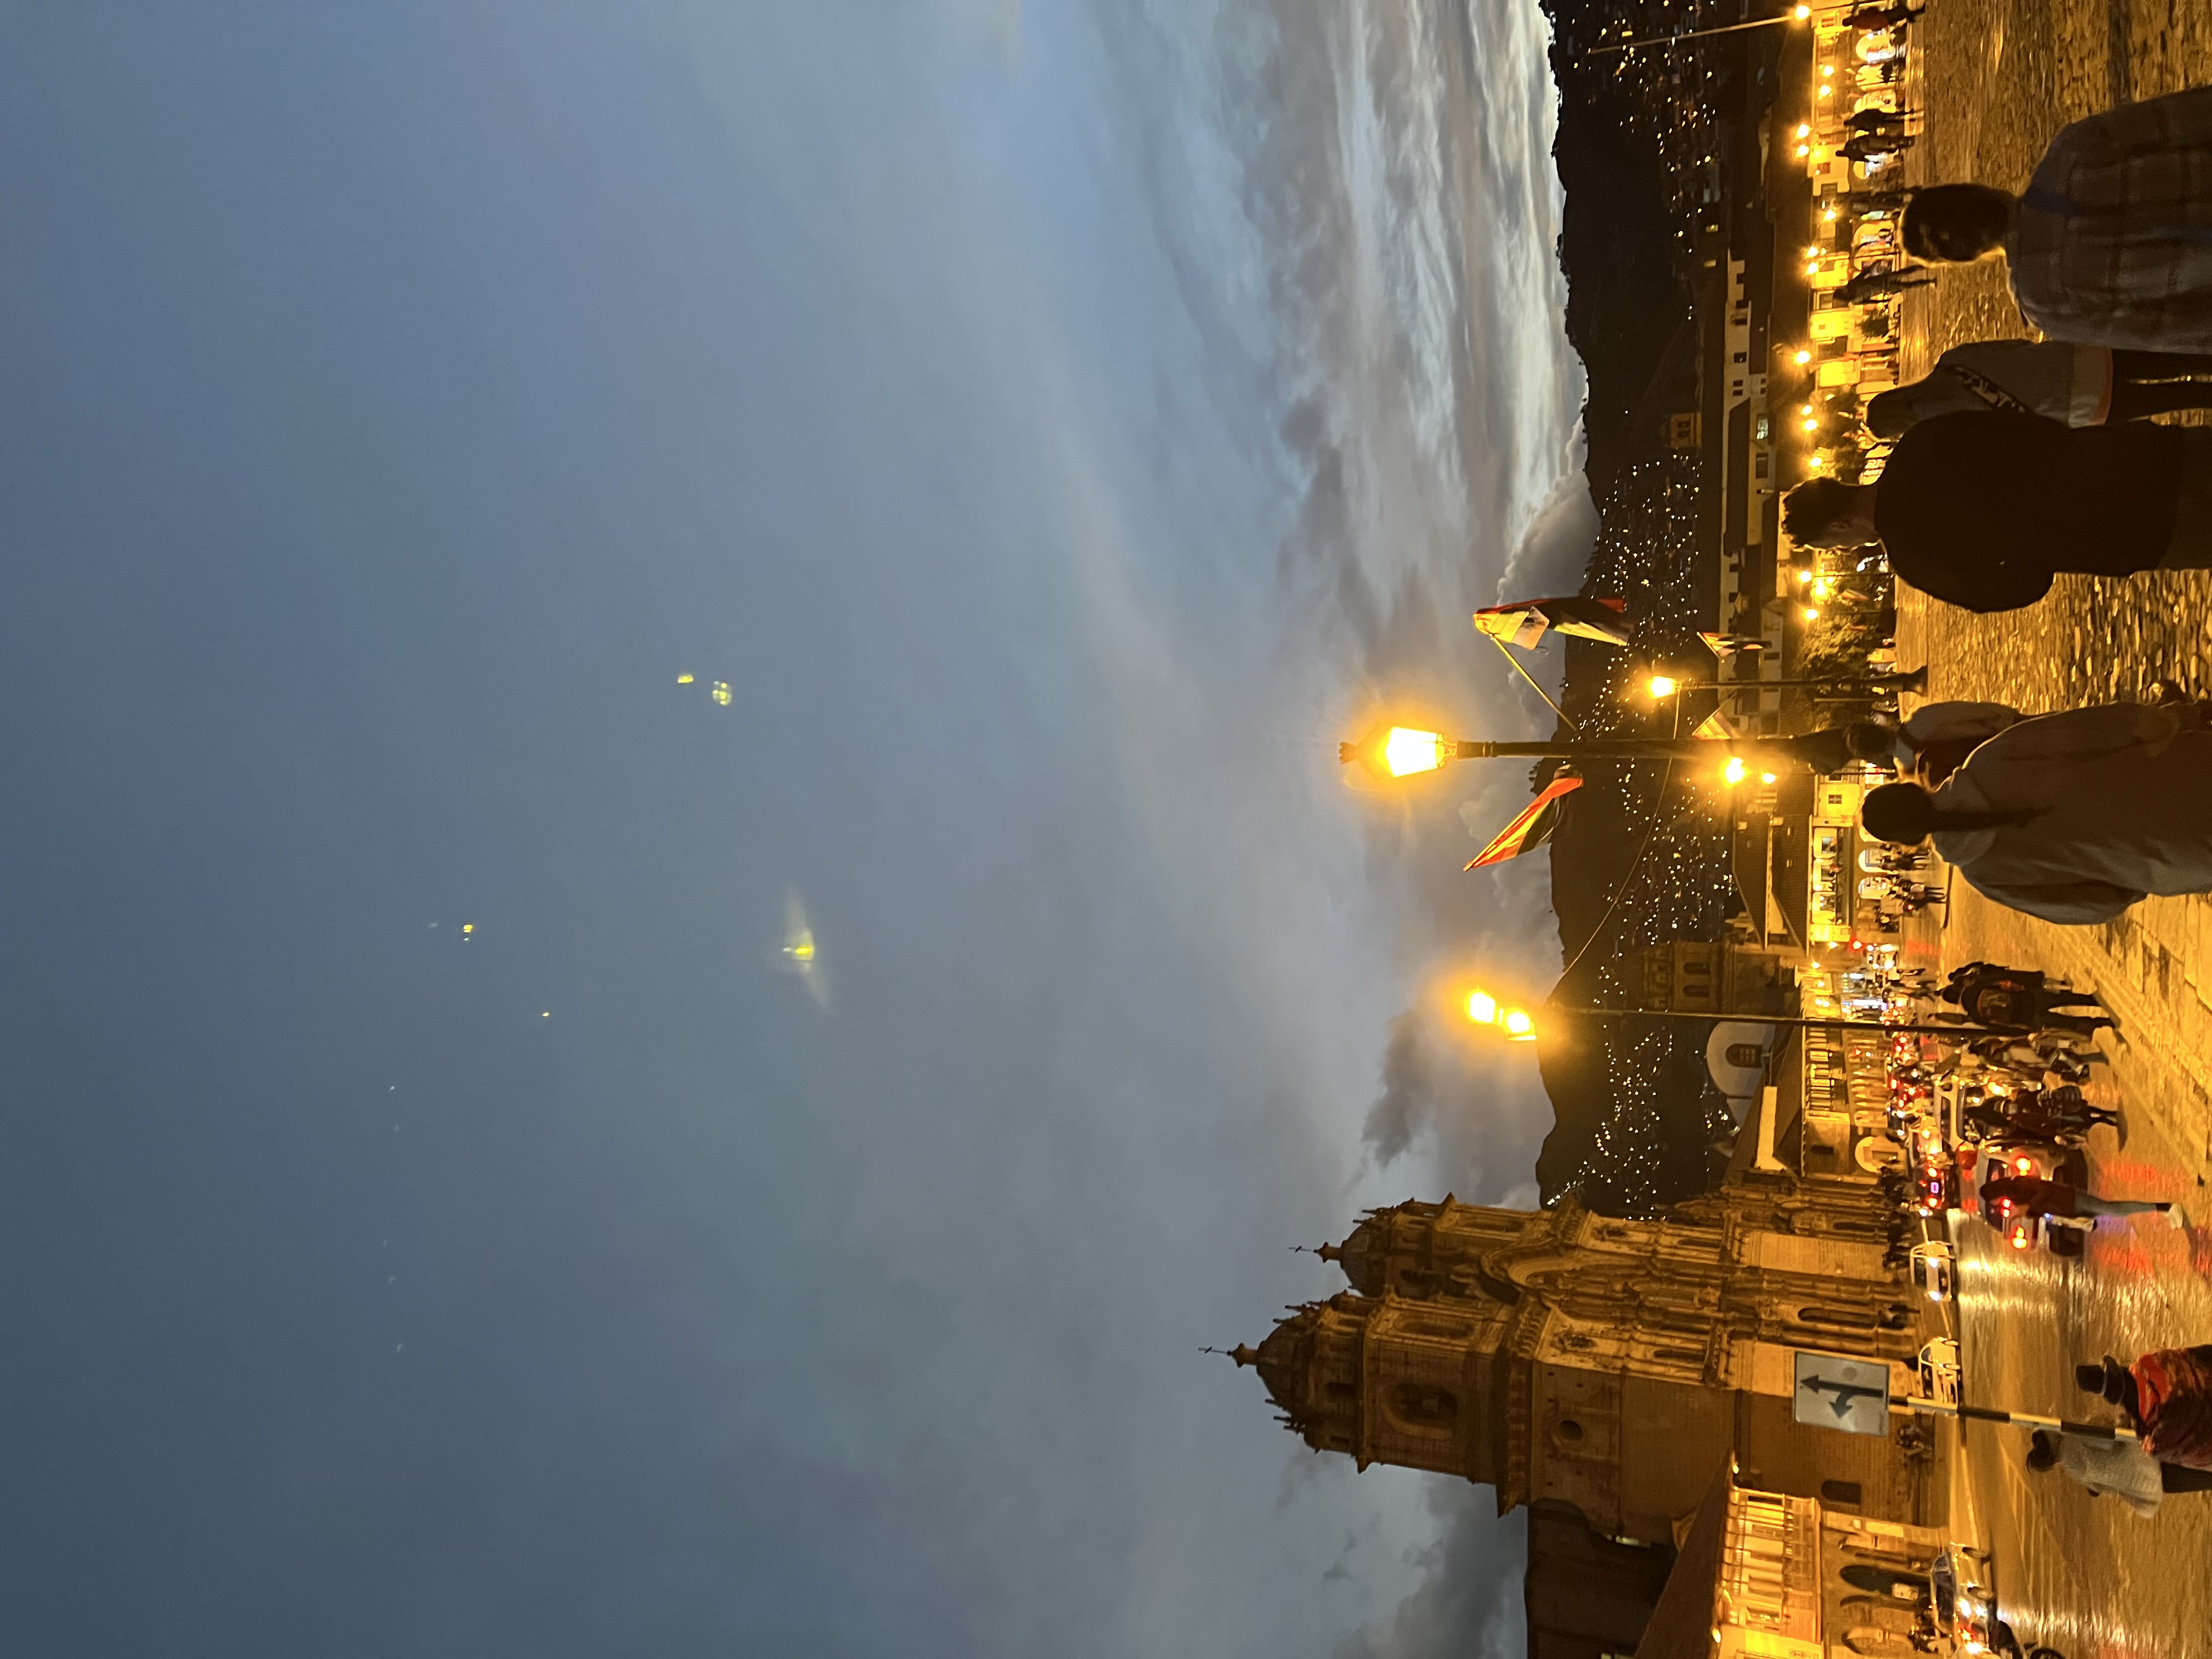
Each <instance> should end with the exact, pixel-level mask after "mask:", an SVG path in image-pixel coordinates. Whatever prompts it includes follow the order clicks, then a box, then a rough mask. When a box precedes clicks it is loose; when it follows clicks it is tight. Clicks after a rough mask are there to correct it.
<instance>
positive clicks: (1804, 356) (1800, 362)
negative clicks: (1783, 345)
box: [1797, 351, 1813, 368]
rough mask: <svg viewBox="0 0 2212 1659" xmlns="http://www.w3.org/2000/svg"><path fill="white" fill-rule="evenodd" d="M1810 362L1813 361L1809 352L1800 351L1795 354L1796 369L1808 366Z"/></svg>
mask: <svg viewBox="0 0 2212 1659" xmlns="http://www.w3.org/2000/svg"><path fill="white" fill-rule="evenodd" d="M1812 361H1813V354H1812V353H1811V352H1809V351H1800V352H1799V353H1798V354H1797V367H1798V368H1804V367H1805V365H1806V364H1808V363H1809V362H1812Z"/></svg>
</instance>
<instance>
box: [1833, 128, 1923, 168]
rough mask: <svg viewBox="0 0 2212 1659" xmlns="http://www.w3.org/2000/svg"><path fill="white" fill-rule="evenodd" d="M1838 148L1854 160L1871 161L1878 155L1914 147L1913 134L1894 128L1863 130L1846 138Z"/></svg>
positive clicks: (1891, 153)
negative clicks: (1881, 130) (1875, 130)
mask: <svg viewBox="0 0 2212 1659" xmlns="http://www.w3.org/2000/svg"><path fill="white" fill-rule="evenodd" d="M1911 148H1912V135H1911V133H1909V132H1902V131H1897V130H1896V129H1894V128H1893V129H1890V130H1889V131H1883V132H1862V133H1857V134H1855V135H1854V136H1852V137H1849V138H1846V139H1845V140H1844V142H1843V143H1842V144H1840V145H1839V146H1838V149H1840V150H1841V151H1842V152H1843V154H1844V155H1845V156H1846V157H1847V158H1849V159H1850V160H1851V161H1872V160H1873V159H1874V158H1875V156H1877V155H1896V154H1897V153H1898V152H1899V151H1900V150H1907V149H1911Z"/></svg>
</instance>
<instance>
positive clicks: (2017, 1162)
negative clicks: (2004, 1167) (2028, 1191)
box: [2012, 1158, 2035, 1175]
mask: <svg viewBox="0 0 2212 1659" xmlns="http://www.w3.org/2000/svg"><path fill="white" fill-rule="evenodd" d="M2012 1167H2013V1168H2014V1169H2015V1170H2019V1171H2020V1172H2021V1174H2022V1175H2026V1174H2027V1172H2028V1171H2029V1170H2033V1168H2034V1167H2035V1164H2034V1162H2033V1160H2032V1159H2029V1158H2015V1159H2013V1161H2012Z"/></svg>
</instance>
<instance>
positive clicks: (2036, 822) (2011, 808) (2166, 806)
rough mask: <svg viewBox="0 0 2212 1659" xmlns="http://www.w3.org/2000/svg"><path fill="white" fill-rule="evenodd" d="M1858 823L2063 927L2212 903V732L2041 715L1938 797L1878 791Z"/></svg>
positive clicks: (2142, 710) (2164, 713) (1995, 741)
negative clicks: (2187, 896) (2165, 902)
mask: <svg viewBox="0 0 2212 1659" xmlns="http://www.w3.org/2000/svg"><path fill="white" fill-rule="evenodd" d="M1859 822H1860V824H1861V826H1862V827H1863V829H1865V831H1866V833H1867V834H1868V835H1869V836H1873V837H1874V838H1875V839H1876V840H1878V841H1886V842H1893V843H1894V844H1896V845H1899V846H1904V847H1917V846H1918V845H1919V844H1920V843H1921V842H1923V841H1926V840H1928V839H1929V837H1930V836H1932V837H1933V838H1934V840H1935V844H1936V851H1937V852H1938V853H1940V854H1942V856H1943V857H1944V859H1945V860H1948V862H1949V863H1950V864H1951V865H1953V866H1954V867H1955V868H1956V869H1957V870H1958V872H1959V873H1960V875H1962V876H1964V877H1965V878H1966V882H1967V884H1969V885H1970V886H1972V888H1974V889H1975V890H1976V891H1978V892H1979V893H1981V894H1982V895H1983V896H1984V897H1987V898H1990V899H1993V900H1995V901H1996V902H1997V903H1999V904H2003V905H2008V906H2010V907H2011V908H2014V909H2015V910H2021V911H2024V912H2025V913H2027V915H2033V916H2040V917H2042V918H2043V919H2044V920H2045V921H2053V922H2058V923H2060V924H2062V925H2073V926H2082V925H2087V924H2088V923H2091V922H2100V921H2111V920H2112V918H2113V917H2115V916H2117V915H2119V914H2120V913H2121V912H2123V911H2124V910H2125V909H2126V908H2128V907H2129V906H2130V905H2131V904H2134V903H2136V902H2137V901H2138V900H2140V899H2142V898H2143V897H2145V896H2148V895H2149V894H2152V893H2160V894H2178V893H2201V892H2207V891H2212V732H2206V731H2205V730H2204V727H2203V717H2202V715H2201V713H2200V712H2199V710H2197V708H2193V707H2188V708H2153V707H2151V706H2149V705H2148V704H2145V703H2108V704H2105V705H2103V706H2100V707H2098V708H2075V709H2071V710H2069V711H2068V712H2066V713H2064V714H2039V715H2036V716H2034V717H2033V719H2029V720H2022V721H2021V722H2020V723H2019V724H2018V725H2017V726H2008V727H2007V728H2006V729H2005V730H2004V731H2002V732H1998V733H1997V734H1996V736H1995V737H1993V738H1990V739H1989V741H1988V742H1986V743H1984V744H1982V745H1981V746H1980V747H1978V749H1976V750H1974V751H1973V753H1972V754H1971V755H1969V756H1968V757H1966V762H1965V763H1964V764H1963V765H1961V766H1960V768H1959V769H1958V770H1957V771H1955V772H1954V773H1953V774H1952V775H1951V776H1950V777H1949V779H1948V781H1946V782H1945V783H1944V784H1943V786H1942V787H1941V788H1939V789H1936V790H1934V791H1929V790H1928V789H1925V788H1923V787H1921V786H1920V785H1918V784H1915V783H1892V784H1884V785H1882V786H1881V787H1879V788H1875V789H1873V790H1869V792H1868V793H1867V796H1866V799H1864V800H1863V802H1862V803H1861V804H1860V807H1859Z"/></svg>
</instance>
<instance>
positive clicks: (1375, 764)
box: [1336, 726, 1474, 783]
mask: <svg viewBox="0 0 2212 1659" xmlns="http://www.w3.org/2000/svg"><path fill="white" fill-rule="evenodd" d="M1473 753H1474V748H1473V745H1471V744H1459V743H1454V742H1453V741H1452V740H1451V739H1450V738H1447V737H1445V736H1444V735H1443V733H1442V732H1423V731H1421V730H1419V729H1418V728H1417V727H1414V726H1376V728H1375V729H1374V730H1373V731H1372V732H1369V733H1368V734H1367V735H1366V736H1365V737H1364V738H1360V740H1359V741H1358V743H1340V744H1337V746H1336V757H1337V759H1338V761H1340V763H1343V764H1345V765H1346V766H1349V765H1352V764H1353V763H1358V766H1359V767H1360V769H1362V770H1363V771H1364V772H1365V773H1366V774H1367V775H1369V776H1370V777H1372V778H1374V779H1375V780H1376V781H1377V782H1382V783H1388V782H1389V781H1392V780H1394V779H1397V778H1409V777H1413V776H1416V775H1419V774H1420V773H1423V772H1433V771H1435V770H1436V769H1437V768H1438V767H1440V766H1442V765H1443V763H1445V762H1446V761H1449V760H1461V759H1465V758H1468V757H1471V756H1472V755H1473Z"/></svg>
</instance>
